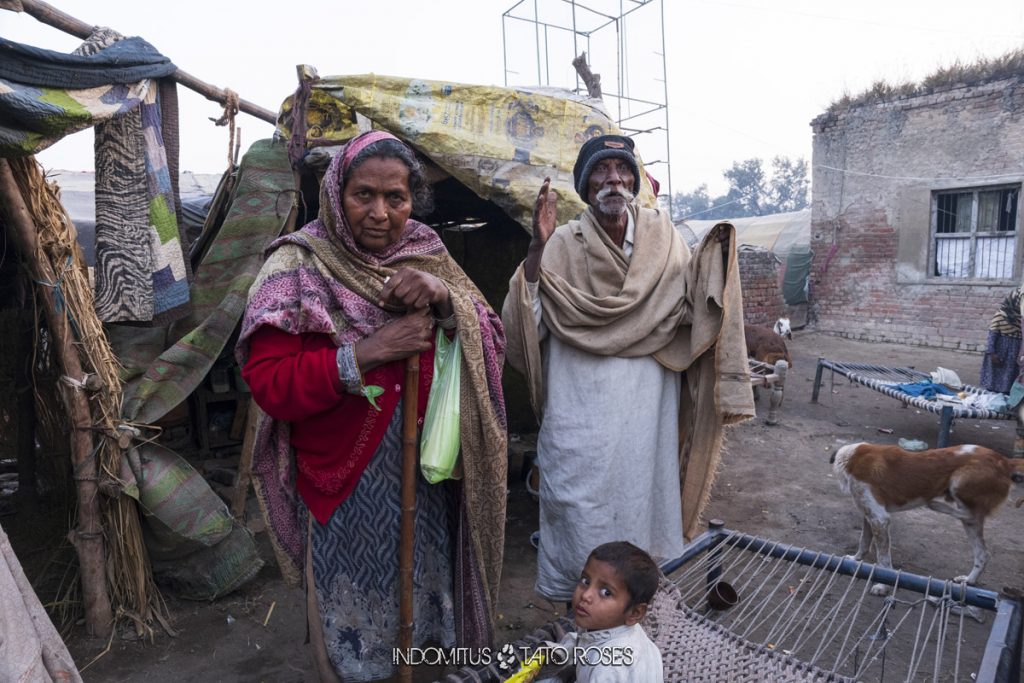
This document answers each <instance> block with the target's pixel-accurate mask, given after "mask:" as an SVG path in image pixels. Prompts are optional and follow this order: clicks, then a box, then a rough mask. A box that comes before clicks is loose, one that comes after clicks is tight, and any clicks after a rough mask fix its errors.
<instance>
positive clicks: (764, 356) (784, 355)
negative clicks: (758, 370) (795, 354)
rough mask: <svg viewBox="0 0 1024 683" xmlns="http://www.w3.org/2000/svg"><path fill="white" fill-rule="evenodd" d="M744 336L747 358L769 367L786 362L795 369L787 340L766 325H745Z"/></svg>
mask: <svg viewBox="0 0 1024 683" xmlns="http://www.w3.org/2000/svg"><path fill="white" fill-rule="evenodd" d="M743 336H744V338H745V339H746V342H747V356H749V357H750V358H753V359H754V360H758V361H761V362H762V363H767V364H768V365H775V362H776V361H779V360H785V361H786V363H788V364H789V367H793V359H792V358H790V356H789V349H788V348H786V340H785V339H783V338H782V335H780V334H779V333H777V332H775V331H774V330H772V329H771V328H769V327H765V326H764V325H744V326H743Z"/></svg>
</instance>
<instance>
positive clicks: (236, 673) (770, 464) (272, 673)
mask: <svg viewBox="0 0 1024 683" xmlns="http://www.w3.org/2000/svg"><path fill="white" fill-rule="evenodd" d="M790 348H791V352H792V355H793V358H794V368H793V369H792V370H791V372H790V375H789V379H788V382H787V385H786V391H785V401H784V404H783V407H782V413H781V416H782V420H781V424H779V425H777V426H768V425H765V424H764V420H763V414H764V413H766V412H767V405H768V399H767V397H766V396H762V397H761V399H760V401H759V403H758V411H759V415H758V418H757V419H755V420H751V421H749V422H746V423H744V424H742V425H740V426H738V427H736V428H734V429H733V430H732V431H731V432H730V434H729V436H728V441H727V447H726V452H725V454H724V456H723V460H722V465H721V469H720V472H719V476H718V479H717V482H716V485H715V489H714V494H713V499H712V502H711V504H710V506H709V508H708V510H707V514H706V517H707V518H709V519H710V518H717V519H721V520H723V521H724V522H725V523H726V525H727V526H728V527H729V528H734V529H738V530H742V531H744V532H747V533H752V534H756V535H760V536H764V537H768V538H771V539H776V540H779V541H782V542H785V543H790V544H795V545H799V546H805V547H808V548H814V549H821V550H827V551H830V552H842V553H846V552H852V551H853V550H854V549H855V548H856V545H857V539H858V534H859V528H860V526H859V525H860V522H859V519H858V517H857V515H856V513H855V510H854V507H853V504H852V502H851V501H850V499H849V498H848V497H846V496H844V495H842V494H840V493H839V491H838V488H837V486H836V482H835V481H834V479H833V477H832V475H831V472H830V468H829V465H828V459H829V455H830V454H831V452H832V450H834V448H835V447H836V446H837V445H838V444H840V443H841V442H849V441H873V442H879V443H895V442H896V440H897V439H898V438H899V437H907V438H916V439H922V440H924V441H926V442H927V443H929V444H930V445H932V446H934V445H935V440H936V436H937V431H938V418H937V416H935V415H933V414H930V413H927V412H922V411H918V410H916V409H914V408H902V407H900V404H899V403H898V402H896V401H894V400H893V399H890V398H887V397H885V396H883V395H881V394H879V393H877V392H874V391H872V390H870V389H867V388H865V387H862V386H859V385H852V384H849V383H848V382H847V381H846V380H845V379H842V378H836V380H835V382H834V383H833V382H832V381H831V378H830V377H829V376H828V373H826V376H825V383H824V387H823V388H822V391H821V399H820V403H818V404H812V403H811V402H810V397H811V384H812V379H813V377H814V370H815V365H816V360H817V358H818V357H819V356H822V357H826V358H831V359H837V360H849V361H864V362H872V363H877V364H881V365H912V366H915V367H917V368H918V369H921V370H925V371H930V370H934V369H935V368H936V367H938V366H942V367H947V368H951V369H954V370H956V371H957V373H958V374H959V375H960V377H961V379H962V380H963V381H965V382H969V383H975V382H977V379H978V370H979V367H980V360H981V359H980V356H978V355H977V354H968V353H962V352H952V351H944V350H936V349H927V348H920V347H902V346H897V345H892V344H867V343H861V342H854V341H849V340H844V339H840V338H836V337H829V336H825V335H820V334H817V333H813V332H807V333H802V332H799V331H798V332H797V333H796V336H795V339H794V340H793V342H792V343H791V347H790ZM882 430H884V431H882ZM889 430H891V433H890V432H889ZM532 438H533V437H532V435H514V436H513V439H512V441H511V444H510V445H511V461H510V479H509V506H508V526H507V545H506V551H505V568H504V574H503V577H502V587H501V599H500V605H499V612H500V614H499V622H498V623H499V632H498V636H499V640H502V641H512V640H515V639H517V638H520V637H522V636H523V635H526V634H527V633H529V632H530V631H532V630H533V629H534V628H536V627H538V626H540V625H541V624H543V623H545V622H547V621H549V620H551V619H552V618H553V617H554V616H556V615H557V614H558V613H559V612H560V608H559V607H558V606H555V605H551V604H549V603H547V602H546V601H544V600H543V599H541V598H539V597H538V596H537V595H536V594H535V593H534V592H533V579H534V571H535V558H536V553H535V551H534V550H533V548H532V547H531V546H530V544H529V535H530V533H531V532H532V531H534V530H535V529H536V528H537V508H536V502H535V501H534V500H533V499H532V498H531V497H530V495H529V494H528V493H527V491H526V490H525V488H524V486H523V483H522V482H521V480H520V478H519V469H520V465H521V460H522V453H523V452H524V451H525V450H528V449H530V448H531V447H532V443H533V441H532ZM1013 439H1014V423H1013V422H1010V421H973V420H965V421H961V422H958V423H957V424H956V425H955V426H954V432H953V435H952V443H954V444H958V443H976V444H981V445H983V446H988V447H991V448H994V449H996V450H998V451H1001V452H1003V453H1009V452H1010V451H1011V450H1012V446H1013ZM1022 493H1024V492H1022V491H1021V489H1020V488H1017V489H1015V490H1014V491H1013V492H1012V493H1011V500H1016V499H1017V498H1018V497H1020V496H1021V495H1022ZM250 502H252V501H250ZM1021 515H1024V509H1014V508H1013V507H1012V506H1006V507H1004V508H1003V509H1002V510H1001V511H1000V512H999V513H998V514H997V515H996V516H995V518H994V519H992V520H990V522H989V524H988V526H987V528H986V538H987V540H988V545H989V549H990V550H991V552H992V559H991V561H990V563H989V565H988V569H987V570H986V572H985V574H984V575H983V576H982V585H983V586H984V587H986V588H991V589H995V590H999V589H1002V588H1003V587H1004V586H1018V587H1020V586H1021V585H1024V572H1022V569H1024V546H1022V545H1021V544H1020V543H1019V542H1018V539H1019V536H1020V534H1019V529H1020V528H1021ZM4 522H5V526H7V525H8V524H11V523H16V522H12V520H11V519H10V518H7V519H5V520H4ZM258 538H259V539H260V543H261V548H262V550H263V551H264V555H265V558H266V560H267V566H266V567H265V568H264V569H263V571H262V572H261V573H260V575H259V576H258V578H257V579H256V580H255V581H253V582H252V583H251V584H250V585H248V586H246V587H245V588H244V589H242V590H240V591H239V592H237V593H236V594H234V595H231V596H228V597H226V598H224V599H221V600H218V601H216V602H213V603H188V602H182V601H178V600H175V599H173V598H172V597H168V605H169V608H170V611H171V613H172V616H173V624H174V627H175V628H176V629H177V631H178V635H177V636H176V637H173V638H171V637H168V636H167V635H165V634H163V633H159V634H158V635H157V637H156V639H155V640H154V641H153V642H148V641H146V642H140V641H137V640H130V639H124V638H121V637H116V638H115V639H114V640H113V641H112V643H111V644H110V647H109V650H105V648H107V643H106V642H97V641H96V640H93V639H89V638H86V637H84V635H83V634H81V633H80V632H76V633H74V634H73V635H72V636H71V638H70V639H69V644H70V648H71V651H72V654H73V655H74V657H75V660H76V662H78V665H79V667H80V668H83V669H84V671H83V676H84V678H85V680H86V681H96V682H113V681H140V680H145V681H147V683H170V682H171V681H181V680H190V681H242V680H244V681H295V682H299V681H312V680H314V678H313V675H312V672H311V668H310V665H309V657H308V653H307V646H305V645H303V640H304V637H305V622H304V611H303V604H302V599H301V598H302V596H301V595H300V593H298V592H297V591H295V590H291V589H288V588H286V587H284V585H283V584H282V582H281V580H280V577H279V574H278V572H277V569H276V567H275V566H274V563H273V559H272V556H271V553H270V550H269V545H268V544H267V542H266V535H265V534H260V535H259V536H258ZM893 560H894V563H895V565H896V566H898V567H903V568H905V569H907V570H910V571H913V572H916V573H921V574H925V575H933V576H936V577H941V578H949V577H952V576H954V575H956V574H960V573H962V572H965V571H966V569H967V568H968V567H969V566H970V550H969V547H968V545H967V542H966V539H965V536H964V534H963V531H962V529H961V527H960V525H959V523H958V522H956V521H955V520H953V519H952V518H950V517H946V516H942V515H937V514H935V513H933V512H929V511H927V510H920V509H919V510H912V511H908V512H904V513H900V514H899V515H897V517H896V521H895V524H894V528H893ZM968 645H969V646H972V647H981V643H979V642H975V643H969V644H968ZM97 657H98V658H97ZM430 677H431V676H430V675H429V674H428V672H426V671H423V672H421V675H420V676H418V678H425V679H428V680H429V678H430Z"/></svg>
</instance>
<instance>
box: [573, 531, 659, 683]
mask: <svg viewBox="0 0 1024 683" xmlns="http://www.w3.org/2000/svg"><path fill="white" fill-rule="evenodd" d="M660 576H661V572H660V571H659V570H658V565H656V564H655V563H654V560H652V559H651V556H650V555H648V554H647V553H645V552H644V551H643V550H641V549H640V548H638V547H636V546H635V545H633V544H632V543H626V542H625V541H616V542H614V543H605V544H604V545H599V546H598V547H596V548H594V550H592V551H591V553H590V556H589V557H588V558H587V564H586V566H584V567H583V572H582V574H581V575H580V580H579V582H578V583H577V584H576V590H575V591H574V592H573V595H572V609H573V613H574V615H575V620H576V626H577V627H578V629H579V631H578V633H571V634H568V635H567V636H566V638H565V639H563V640H562V642H561V643H559V645H560V646H561V647H562V648H565V650H564V651H565V652H566V653H568V655H569V656H570V657H572V658H573V659H574V660H575V661H576V680H577V682H578V683H626V682H633V681H636V682H637V683H662V681H663V680H664V673H663V670H662V663H661V652H660V651H659V650H658V646H657V645H655V644H654V643H653V642H652V641H651V639H650V638H648V637H647V634H646V633H645V632H644V630H643V628H642V627H641V626H640V621H641V620H642V619H643V618H644V615H645V614H647V605H648V603H649V602H650V601H651V598H653V597H654V592H655V591H656V590H657V588H658V579H659V577H660Z"/></svg>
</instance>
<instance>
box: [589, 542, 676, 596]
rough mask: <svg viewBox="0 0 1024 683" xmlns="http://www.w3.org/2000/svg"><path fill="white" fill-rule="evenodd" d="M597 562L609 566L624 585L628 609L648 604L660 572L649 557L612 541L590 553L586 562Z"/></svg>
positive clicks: (626, 544) (627, 544) (628, 546)
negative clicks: (605, 563) (627, 593)
mask: <svg viewBox="0 0 1024 683" xmlns="http://www.w3.org/2000/svg"><path fill="white" fill-rule="evenodd" d="M590 560H597V561H599V562H607V563H608V564H610V565H611V566H612V567H613V568H614V569H615V571H616V573H617V574H618V575H619V577H621V578H622V582H623V583H624V584H626V590H628V591H629V598H630V603H629V607H633V606H634V605H639V604H641V603H645V602H650V601H651V599H652V598H653V597H654V592H655V591H656V590H658V581H659V580H660V579H661V570H660V569H658V565H656V564H655V563H654V560H652V559H651V556H650V555H648V554H647V553H646V552H644V551H643V550H641V549H640V548H638V547H636V546H635V545H633V544H632V543H629V542H627V541H613V542H611V543H604V544H602V545H599V546H597V547H596V548H594V549H593V550H591V551H590V557H588V558H587V561H588V562H589V561H590Z"/></svg>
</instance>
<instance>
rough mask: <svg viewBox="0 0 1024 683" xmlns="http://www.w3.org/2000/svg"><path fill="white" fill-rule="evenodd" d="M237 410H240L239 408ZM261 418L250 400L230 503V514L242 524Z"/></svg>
mask: <svg viewBox="0 0 1024 683" xmlns="http://www.w3.org/2000/svg"><path fill="white" fill-rule="evenodd" d="M238 410H241V406H239V407H238ZM262 416H263V411H262V410H260V407H259V406H258V405H256V401H254V400H253V399H252V398H250V399H249V410H248V413H247V414H246V417H245V436H244V437H242V456H241V457H240V458H239V459H238V476H237V477H236V478H235V493H234V498H233V499H232V501H231V514H232V515H234V517H235V519H237V520H238V521H239V522H242V523H243V524H244V523H245V499H246V498H247V497H248V495H249V483H250V482H251V481H252V454H253V450H255V447H256V428H257V427H258V426H259V423H260V417H262Z"/></svg>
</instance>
